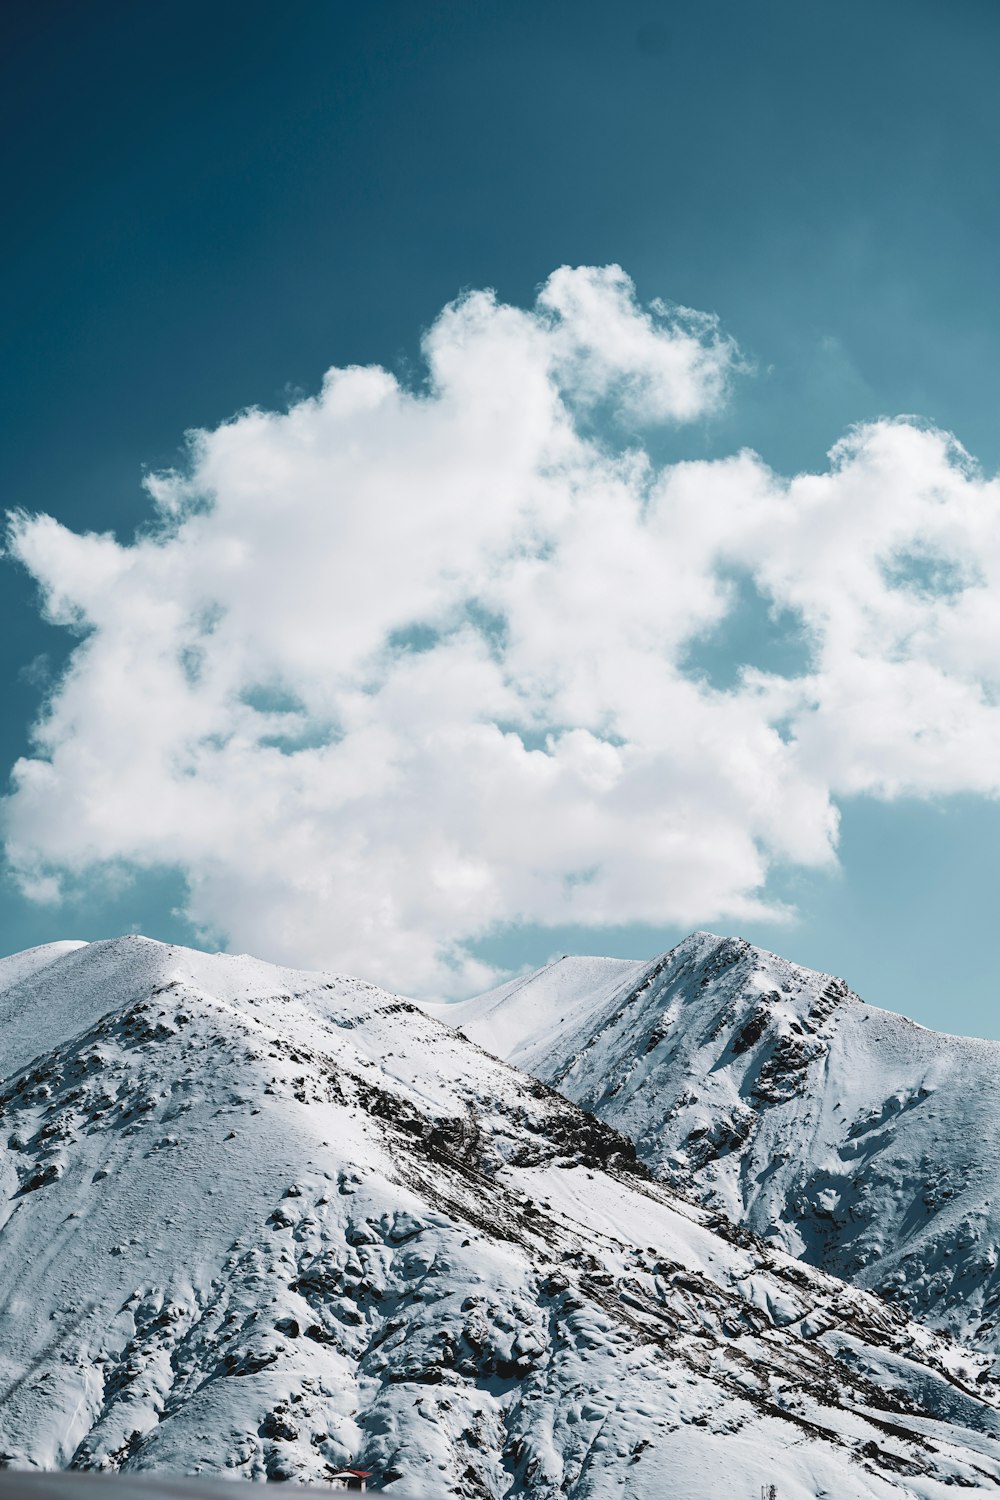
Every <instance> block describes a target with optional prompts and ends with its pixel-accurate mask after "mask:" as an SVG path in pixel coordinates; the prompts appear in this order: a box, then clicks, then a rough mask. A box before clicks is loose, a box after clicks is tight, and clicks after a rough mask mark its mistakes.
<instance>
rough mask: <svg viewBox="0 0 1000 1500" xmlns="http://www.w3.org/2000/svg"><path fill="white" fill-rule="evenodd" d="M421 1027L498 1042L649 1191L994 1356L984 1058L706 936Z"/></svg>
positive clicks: (990, 1097)
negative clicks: (623, 1159)
mask: <svg viewBox="0 0 1000 1500" xmlns="http://www.w3.org/2000/svg"><path fill="white" fill-rule="evenodd" d="M434 1012H435V1014H437V1015H439V1016H442V1017H444V1018H445V1019H447V1020H449V1021H450V1022H451V1023H452V1024H454V1025H457V1026H460V1027H461V1028H462V1030H463V1031H464V1032H465V1034H466V1035H468V1036H470V1037H471V1038H472V1039H473V1040H477V1041H481V1042H482V1043H483V1045H489V1044H490V1042H491V1041H492V1042H497V1041H500V1042H501V1043H502V1045H501V1047H500V1049H499V1050H500V1051H501V1055H505V1056H508V1057H510V1058H512V1059H516V1061H517V1062H518V1064H519V1065H520V1066H522V1067H524V1068H526V1069H528V1070H530V1071H532V1072H534V1073H536V1074H537V1075H538V1076H539V1077H540V1078H543V1079H544V1080H545V1081H546V1082H547V1083H549V1084H551V1085H552V1087H554V1088H556V1089H558V1090H559V1091H560V1092H562V1093H564V1094H566V1095H567V1097H569V1098H571V1099H573V1100H575V1101H576V1102H577V1103H579V1104H581V1105H582V1106H583V1107H584V1108H585V1109H587V1110H589V1111H591V1112H593V1113H594V1114H596V1115H597V1116H598V1117H599V1118H600V1119H603V1120H605V1121H607V1122H608V1123H609V1124H611V1125H613V1126H614V1127H615V1129H617V1130H620V1131H622V1133H623V1134H625V1135H627V1136H628V1137H629V1138H630V1139H631V1140H632V1141H633V1142H634V1143H635V1146H636V1149H637V1152H638V1154H639V1156H640V1159H641V1160H643V1161H645V1162H646V1163H647V1164H648V1165H649V1166H650V1167H651V1168H652V1169H653V1170H654V1171H655V1172H656V1173H657V1175H658V1176H660V1177H661V1178H662V1179H663V1180H664V1181H667V1182H669V1183H671V1184H673V1185H674V1186H675V1187H677V1188H679V1189H682V1190H683V1191H685V1192H687V1193H690V1194H692V1195H694V1196H695V1197H696V1198H697V1199H698V1200H699V1201H701V1202H703V1203H705V1204H707V1205H710V1206H713V1207H717V1208H719V1209H721V1210H723V1211H724V1212H725V1213H726V1214H728V1215H729V1216H730V1217H731V1218H732V1219H733V1220H734V1221H736V1222H737V1223H742V1224H746V1225H747V1226H748V1227H749V1228H751V1229H752V1230H754V1231H755V1232H756V1233H759V1234H761V1235H763V1236H765V1237H766V1238H768V1239H770V1240H771V1241H772V1242H773V1243H775V1244H778V1245H781V1246H782V1248H784V1249H786V1250H787V1251H788V1252H789V1253H791V1254H794V1255H796V1256H798V1257H800V1258H801V1259H803V1260H804V1261H806V1262H807V1263H809V1264H812V1265H818V1266H822V1267H824V1268H826V1269H828V1270H830V1271H832V1272H834V1273H835V1274H837V1275H839V1276H842V1277H844V1278H845V1279H847V1280H849V1281H851V1282H853V1283H854V1284H856V1285H859V1286H864V1287H868V1288H871V1289H874V1290H877V1291H878V1292H879V1293H880V1294H881V1295H883V1296H885V1297H888V1298H889V1299H891V1300H895V1301H896V1302H897V1303H898V1304H899V1305H900V1306H902V1307H904V1308H906V1310H907V1311H908V1312H909V1313H910V1314H911V1315H913V1316H915V1317H918V1318H921V1319H923V1320H925V1321H927V1322H929V1323H930V1324H932V1325H933V1326H935V1327H938V1328H941V1329H943V1330H946V1331H948V1332H949V1333H950V1334H951V1335H953V1336H955V1337H958V1338H961V1339H963V1340H967V1341H971V1342H972V1343H976V1344H979V1345H980V1346H981V1347H983V1348H987V1349H990V1350H992V1351H994V1352H996V1351H997V1350H1000V1328H998V1311H1000V1044H998V1043H995V1042H986V1041H976V1040H972V1039H964V1038H960V1037H951V1036H943V1035H939V1034H938V1033H935V1032H932V1031H928V1030H926V1029H925V1028H924V1027H921V1026H918V1025H917V1024H916V1023H915V1022H913V1021H909V1020H907V1019H905V1018H904V1017H902V1016H899V1015H896V1014H894V1013H892V1012H889V1011H882V1010H877V1009H876V1008H874V1007H872V1006H869V1005H866V1004H864V1003H863V1002H862V1001H861V1000H860V999H859V997H858V996H857V995H855V994H854V993H853V991H851V990H850V989H849V988H848V986H847V984H846V983H845V982H844V981H843V980H842V979H839V978H835V977H833V976H831V975H826V974H818V973H815V972H813V971H812V970H809V969H805V968H802V967H801V966H799V965H796V964H792V963H789V962H788V961H787V960H785V959H782V958H780V957H778V956H777V955H775V954H771V953H767V952H765V951H764V950H762V949H759V948H755V947H753V946H752V945H751V944H750V943H748V942H745V941H743V940H741V939H735V938H721V937H717V936H714V935H712V934H709V933H696V934H693V935H692V936H691V937H690V938H687V939H685V941H684V942H682V943H680V944H679V945H678V946H677V947H676V948H674V949H673V950H671V952H669V953H667V954H664V955H662V956H661V957H659V958H657V959H655V960H654V961H652V962H651V963H648V964H642V965H634V966H626V967H623V968H611V967H608V966H607V961H592V960H562V961H560V962H557V963H555V964H552V965H548V966H546V967H545V968H544V969H541V970H539V971H538V972H537V973H536V974H533V975H530V976H527V977H526V978H521V979H520V980H518V981H516V983H515V984H512V985H509V986H506V987H501V989H499V990H496V991H493V992H491V994H489V995H487V996H481V997H479V998H477V999H475V1000H471V1001H466V1002H463V1003H461V1004H459V1005H456V1006H453V1007H447V1008H446V1007H435V1008H434ZM529 1018H532V1019H531V1023H530V1024H528V1021H529Z"/></svg>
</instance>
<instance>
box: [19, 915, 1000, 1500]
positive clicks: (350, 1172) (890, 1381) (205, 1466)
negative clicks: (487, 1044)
mask: <svg viewBox="0 0 1000 1500" xmlns="http://www.w3.org/2000/svg"><path fill="white" fill-rule="evenodd" d="M707 953H708V950H707V949H706V955H707ZM691 957H692V961H693V960H694V955H693V954H692V955H691ZM704 961H708V959H707V957H706V959H705V960H704ZM698 962H699V963H701V962H703V960H702V959H698ZM592 969H593V976H594V977H596V981H597V983H598V985H608V986H611V985H613V984H614V983H617V982H619V980H620V981H624V982H625V984H626V987H627V986H628V984H630V983H631V982H632V980H633V979H634V977H635V976H634V975H633V974H631V972H630V971H628V970H627V968H626V969H622V968H620V967H619V968H618V970H617V974H616V966H615V965H613V964H612V965H601V964H596V965H594V966H592ZM650 972H652V971H650ZM665 972H666V971H665V970H663V971H662V973H665ZM705 972H707V971H705ZM719 972H720V974H721V973H722V972H723V971H722V970H721V969H720V971H719ZM651 982H652V983H655V982H657V981H656V979H655V978H654V980H653V981H651ZM698 982H699V983H700V980H699V981H698ZM713 982H714V981H713ZM0 986H2V988H0V1047H2V1049H3V1058H4V1063H3V1067H2V1069H0V1072H2V1073H3V1075H4V1077H3V1080H2V1082H0V1110H2V1113H0V1453H2V1455H3V1459H2V1462H3V1463H4V1464H6V1465H7V1466H9V1467H13V1468H22V1469H30V1468H34V1469H36V1470H37V1469H56V1468H69V1467H73V1468H77V1469H98V1470H121V1471H124V1472H126V1473H131V1474H133V1475H137V1474H141V1473H143V1472H149V1471H151V1470H172V1471H177V1472H200V1473H202V1474H203V1475H206V1476H207V1475H229V1476H231V1477H234V1478H249V1479H263V1478H270V1479H292V1480H298V1481H302V1482H311V1483H316V1482H322V1481H323V1480H324V1479H325V1478H326V1477H327V1476H328V1475H329V1474H330V1472H331V1471H332V1470H334V1469H336V1468H337V1467H339V1466H341V1465H344V1464H351V1465H352V1466H361V1467H363V1468H366V1469H371V1470H373V1471H375V1473H376V1475H377V1476H379V1483H380V1484H382V1485H388V1486H389V1487H390V1489H391V1490H392V1492H394V1493H397V1494H400V1495H448V1494H451V1495H461V1496H468V1497H487V1496H492V1497H501V1496H515V1495H517V1496H520V1495H529V1496H538V1497H543V1500H548V1497H556V1496H569V1497H606V1496H616V1497H617V1496H625V1497H653V1496H668V1495H670V1496H683V1497H688V1500H723V1497H724V1500H732V1497H733V1496H736V1495H741V1496H747V1497H750V1500H755V1497H756V1496H757V1495H758V1494H759V1492H760V1487H761V1485H763V1484H770V1483H774V1484H776V1485H777V1487H778V1495H779V1497H780V1500H805V1497H810V1500H811V1497H815V1496H830V1497H831V1500H832V1497H837V1500H845V1497H889V1496H896V1495H900V1494H903V1495H908V1496H915V1497H933V1496H944V1495H945V1494H952V1493H953V1486H954V1485H956V1484H957V1485H959V1486H963V1487H967V1488H977V1489H993V1488H995V1487H997V1485H998V1483H1000V1443H998V1437H1000V1386H998V1384H997V1383H996V1381H995V1380H994V1378H993V1372H992V1363H991V1357H990V1355H989V1354H988V1353H986V1352H983V1351H975V1350H970V1349H967V1348H963V1347H961V1346H959V1345H957V1344H954V1343H950V1342H948V1341H947V1340H945V1339H944V1338H943V1337H941V1336H940V1335H939V1334H938V1333H935V1332H933V1331H931V1330H929V1329H927V1328H924V1327H921V1326H919V1325H917V1324H914V1323H911V1322H908V1321H907V1320H906V1318H905V1316H904V1314H903V1312H902V1311H901V1309H900V1308H899V1307H898V1306H894V1305H891V1304H887V1303H886V1302H884V1301H883V1300H881V1299H880V1298H878V1297H875V1296H873V1295H872V1294H871V1293H869V1292H866V1291H864V1290H861V1289H858V1288H856V1287H851V1286H848V1285H846V1284H845V1283H844V1282H843V1281H840V1280H837V1279H836V1278H834V1277H831V1276H829V1275H826V1274H825V1273H823V1272H821V1271H817V1270H814V1269H811V1268H809V1267H807V1266H804V1265H803V1264H801V1263H799V1262H798V1261H796V1260H795V1259H793V1258H791V1257H789V1256H787V1255H785V1254H784V1253H783V1252H782V1251H781V1250H780V1249H779V1248H777V1247H775V1246H771V1245H766V1244H765V1243H764V1242H763V1241H762V1240H760V1239H758V1238H757V1237H755V1236H754V1235H752V1234H750V1233H749V1232H747V1231H746V1230H743V1229H739V1228H736V1227H734V1226H733V1225H732V1224H730V1223H729V1222H728V1221H727V1220H726V1219H724V1218H723V1217H722V1216H720V1215H717V1214H714V1213H712V1212H711V1211H709V1210H707V1209H706V1208H704V1207H701V1206H698V1205H696V1204H695V1203H693V1202H691V1201H686V1200H685V1199H684V1198H682V1197H679V1196H677V1194H676V1193H675V1192H674V1191H673V1190H672V1189H671V1188H670V1187H668V1186H667V1185H666V1184H664V1183H663V1182H659V1181H656V1180H655V1179H654V1178H653V1177H652V1176H651V1175H650V1173H649V1172H648V1171H647V1170H646V1169H645V1168H643V1167H641V1166H639V1165H637V1164H636V1162H635V1160H634V1152H633V1150H632V1148H631V1147H630V1145H629V1143H628V1142H627V1141H626V1140H625V1139H624V1138H623V1137H622V1136H620V1135H618V1134H616V1133H615V1132H614V1131H613V1130H611V1129H610V1128H609V1127H608V1126H607V1125H604V1124H602V1123H600V1122H598V1121H597V1120H595V1119H594V1118H593V1117H592V1116H588V1115H586V1114H584V1113H583V1112H581V1111H580V1110H579V1109H578V1108H577V1107H576V1106H575V1105H574V1104H572V1103H570V1102H568V1101H567V1100H565V1099H563V1098H562V1097H560V1096H559V1095H557V1094H555V1093H553V1092H552V1091H551V1090H550V1089H548V1088H547V1087H546V1086H545V1085H544V1084H542V1083H540V1082H538V1081H536V1080H534V1079H531V1078H529V1077H527V1076H526V1075H524V1074H522V1073H519V1072H517V1071H516V1070H515V1069H513V1068H511V1067H509V1066H508V1065H506V1064H504V1063H502V1062H500V1061H498V1060H497V1059H495V1058H494V1057H492V1056H490V1055H488V1054H487V1053H486V1052H484V1051H482V1050H481V1049H480V1048H479V1047H477V1046H476V1045H475V1044H474V1043H472V1042H470V1041H468V1040H466V1039H465V1037H463V1036H462V1035H460V1034H459V1033H458V1032H456V1031H454V1030H452V1029H451V1028H449V1027H448V1026H446V1025H444V1024H442V1023H441V1022H440V1021H438V1020H436V1019H434V1018H433V1017H430V1016H428V1015H426V1014H425V1013H424V1012H422V1011H421V1010H419V1009H418V1008H417V1007H415V1006H414V1005H412V1004H411V1003H409V1002H407V1001H404V1000H400V999H398V998H397V997H395V996H392V995H388V994H386V993H384V992H383V991H380V990H378V989H375V988H373V987H371V986H370V985H367V984H364V983H362V982H360V981H357V980H352V979H345V978H340V977H337V976H334V975H328V974H307V973H299V972H295V971H292V970H285V969H278V968H274V967H271V966H269V965H267V964H263V963H259V962H256V961H255V960H253V959H248V958H237V957H229V956H218V955H205V954H200V953H193V952H189V951H187V950H184V949H179V948H170V947H166V946H163V945H160V944H157V943H152V942H149V941H147V940H145V939H141V938H123V939H119V940H116V941H111V942H104V943H94V944H91V945H89V946H80V947H74V946H72V945H65V944H64V945H55V946H53V947H50V948H48V949H38V950H34V951H33V952H32V953H31V954H27V955H19V956H18V958H17V959H16V960H15V959H12V960H7V961H6V966H5V968H3V969H0ZM705 988H708V986H706V987H705ZM761 994H762V999H761V1003H762V1004H764V1003H765V998H766V997H765V992H764V991H762V992H761ZM649 998H650V1002H651V1004H652V1001H653V999H654V998H655V997H654V994H653V992H652V991H650V992H649ZM602 1003H604V1004H607V1005H612V1001H610V1000H608V999H607V997H605V1000H604V1001H602ZM766 1003H767V1004H769V1005H770V1004H775V1005H777V1004H778V1003H779V1002H778V1001H773V1002H772V1001H770V1000H768V1001H767V1002H766ZM780 1003H782V1004H787V1005H789V1006H791V1005H792V1004H793V1002H792V1001H791V1000H786V1001H783V1002H780ZM556 1008H557V1009H558V1008H559V1007H558V1005H557V1007H556ZM612 1008H613V1005H612ZM666 1015H667V1013H666V1012H665V1011H664V1012H663V1016H664V1018H665V1017H666ZM636 1025H638V1022H636ZM825 1025H826V1022H823V1023H820V1024H819V1031H822V1027H823V1026H825ZM819 1031H817V1033H816V1034H817V1035H818V1034H819ZM823 1034H824V1035H825V1034H826V1033H825V1032H824V1033H823ZM635 1039H636V1038H635V1037H633V1041H635ZM495 1040H496V1038H495V1037H494V1041H495ZM595 1045H596V1044H595ZM657 1045H658V1044H657ZM653 1051H655V1048H654V1049H653ZM642 1052H643V1048H642V1047H639V1049H638V1054H639V1055H640V1056H641V1055H642ZM610 1055H611V1054H610V1053H609V1056H610ZM649 1056H652V1051H651V1052H650V1053H648V1054H647V1057H646V1060H647V1061H648V1057H649ZM684 1107H685V1108H687V1106H684ZM908 1107H909V1108H911V1109H912V1110H913V1112H916V1110H917V1109H918V1108H919V1107H922V1106H918V1105H912V1106H908ZM692 1119H693V1117H692ZM873 1128H877V1127H873ZM857 1138H858V1139H862V1138H863V1137H862V1136H859V1137H857Z"/></svg>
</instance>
